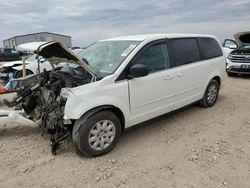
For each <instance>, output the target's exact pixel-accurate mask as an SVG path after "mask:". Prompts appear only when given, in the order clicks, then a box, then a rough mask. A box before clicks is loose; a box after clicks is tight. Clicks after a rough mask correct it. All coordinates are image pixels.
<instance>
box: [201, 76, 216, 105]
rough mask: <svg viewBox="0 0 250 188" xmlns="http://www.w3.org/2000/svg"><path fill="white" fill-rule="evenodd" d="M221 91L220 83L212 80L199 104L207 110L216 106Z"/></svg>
mask: <svg viewBox="0 0 250 188" xmlns="http://www.w3.org/2000/svg"><path fill="white" fill-rule="evenodd" d="M219 90H220V86H219V83H218V81H216V80H211V81H210V82H209V83H208V86H207V88H206V91H205V93H204V95H203V98H202V99H201V100H200V101H199V104H200V105H201V106H202V107H205V108H208V107H212V106H214V105H215V103H216V101H217V98H218V94H219Z"/></svg>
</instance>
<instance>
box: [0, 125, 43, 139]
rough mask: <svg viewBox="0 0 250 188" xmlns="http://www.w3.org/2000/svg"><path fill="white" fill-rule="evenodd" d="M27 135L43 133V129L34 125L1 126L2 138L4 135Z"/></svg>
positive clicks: (0, 137)
mask: <svg viewBox="0 0 250 188" xmlns="http://www.w3.org/2000/svg"><path fill="white" fill-rule="evenodd" d="M27 135H37V136H39V135H41V129H40V128H39V127H38V126H37V127H32V126H21V125H10V126H3V127H1V128H0V139H2V138H4V137H17V136H27Z"/></svg>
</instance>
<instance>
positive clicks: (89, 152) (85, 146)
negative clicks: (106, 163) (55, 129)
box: [77, 111, 121, 157]
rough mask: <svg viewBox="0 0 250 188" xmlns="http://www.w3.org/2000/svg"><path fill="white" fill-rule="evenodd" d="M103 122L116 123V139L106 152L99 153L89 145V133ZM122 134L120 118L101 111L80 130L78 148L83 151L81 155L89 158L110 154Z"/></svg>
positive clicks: (111, 113)
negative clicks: (99, 122) (98, 123)
mask: <svg viewBox="0 0 250 188" xmlns="http://www.w3.org/2000/svg"><path fill="white" fill-rule="evenodd" d="M101 120H109V121H111V122H113V123H114V125H115V132H116V133H115V138H114V140H113V142H112V143H111V144H110V145H109V146H108V147H107V148H105V149H104V150H101V151H97V150H94V149H92V148H91V146H90V145H89V141H88V137H89V132H90V131H91V129H92V127H93V126H94V125H95V124H96V123H97V122H98V121H101ZM120 134H121V123H120V120H119V118H118V117H117V116H116V115H115V114H114V113H113V112H111V111H100V112H97V113H95V114H94V115H92V116H91V117H90V118H88V119H87V121H86V122H85V123H84V124H82V125H81V127H80V129H79V138H78V143H77V145H78V148H79V150H80V151H81V153H82V154H83V155H84V156H87V157H94V156H100V155H104V154H106V153H108V152H109V151H111V150H112V149H113V148H114V147H115V145H116V143H117V141H118V139H119V137H120Z"/></svg>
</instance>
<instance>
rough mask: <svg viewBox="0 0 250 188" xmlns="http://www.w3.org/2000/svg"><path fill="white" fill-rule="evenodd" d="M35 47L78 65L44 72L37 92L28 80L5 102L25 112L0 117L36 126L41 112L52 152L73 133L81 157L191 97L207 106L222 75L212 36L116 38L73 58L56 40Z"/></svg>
mask: <svg viewBox="0 0 250 188" xmlns="http://www.w3.org/2000/svg"><path fill="white" fill-rule="evenodd" d="M39 50H40V51H39V54H40V55H41V56H42V57H43V58H44V59H46V60H47V61H50V63H52V64H55V65H56V64H58V63H59V62H62V61H65V60H67V62H68V63H69V64H70V63H71V64H75V65H77V66H75V67H74V66H70V67H65V66H64V67H62V68H58V69H55V70H52V71H51V72H47V71H45V72H44V73H43V77H42V79H41V81H40V87H39V88H40V90H39V88H38V85H37V83H33V84H30V85H31V87H30V88H27V91H29V92H27V93H26V92H23V93H24V94H23V95H21V94H20V95H19V96H18V97H17V101H12V102H9V101H7V102H5V104H7V105H9V106H13V105H15V104H16V102H18V103H20V102H22V104H23V105H22V107H23V109H24V111H25V113H26V115H27V116H25V115H24V116H25V117H22V118H18V119H11V117H12V116H10V114H13V113H14V112H13V111H12V112H8V111H4V112H3V113H2V114H1V113H0V122H2V123H6V117H9V119H8V118H7V120H8V122H14V121H18V120H19V121H20V122H19V124H20V123H22V122H21V120H22V121H24V119H25V118H26V121H25V123H26V122H27V121H28V122H29V124H30V123H31V122H32V121H33V123H34V124H35V122H38V121H39V118H41V116H40V115H39V114H42V120H41V121H42V123H41V124H42V127H45V128H46V130H48V133H49V134H51V141H52V152H53V153H56V150H57V149H58V146H59V145H60V142H61V141H62V140H63V139H65V138H67V137H68V136H70V135H72V138H73V142H75V145H76V148H77V149H78V150H79V151H80V152H81V153H82V154H83V155H85V156H89V157H90V156H91V157H93V156H99V155H103V154H105V153H107V152H109V151H110V150H112V149H113V148H114V147H115V145H116V143H117V141H118V138H119V137H120V134H121V132H122V131H124V130H125V129H126V128H128V127H131V126H134V125H136V124H138V123H142V122H144V121H147V120H149V119H152V118H155V117H157V116H160V115H163V114H165V113H168V112H171V111H174V110H176V109H179V108H182V107H184V106H186V105H189V104H191V103H195V102H199V104H200V105H201V106H203V107H212V106H213V105H214V104H215V103H216V101H217V98H218V94H219V90H220V87H221V84H222V83H223V80H224V78H225V57H224V55H223V51H222V48H221V46H220V44H219V43H218V40H217V39H216V38H215V37H214V36H210V35H197V34H149V35H138V36H125V37H118V38H112V39H107V40H102V41H99V42H96V43H94V44H93V45H91V46H89V47H88V48H87V49H85V50H84V51H82V52H81V53H79V54H78V55H75V54H74V53H72V52H71V51H70V50H69V49H67V48H65V47H64V46H63V45H62V44H60V43H55V42H51V43H48V44H47V45H45V46H43V47H41V48H39ZM39 98H41V99H39ZM34 112H35V113H34ZM37 112H40V113H37ZM1 115H2V117H3V118H2V119H1ZM4 115H5V116H4ZM19 116H21V115H19ZM19 116H18V115H17V114H15V117H19ZM4 117H5V119H4Z"/></svg>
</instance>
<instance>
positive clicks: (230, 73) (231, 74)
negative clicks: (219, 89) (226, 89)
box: [227, 72, 237, 76]
mask: <svg viewBox="0 0 250 188" xmlns="http://www.w3.org/2000/svg"><path fill="white" fill-rule="evenodd" d="M227 75H228V76H237V74H236V73H232V72H227Z"/></svg>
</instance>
